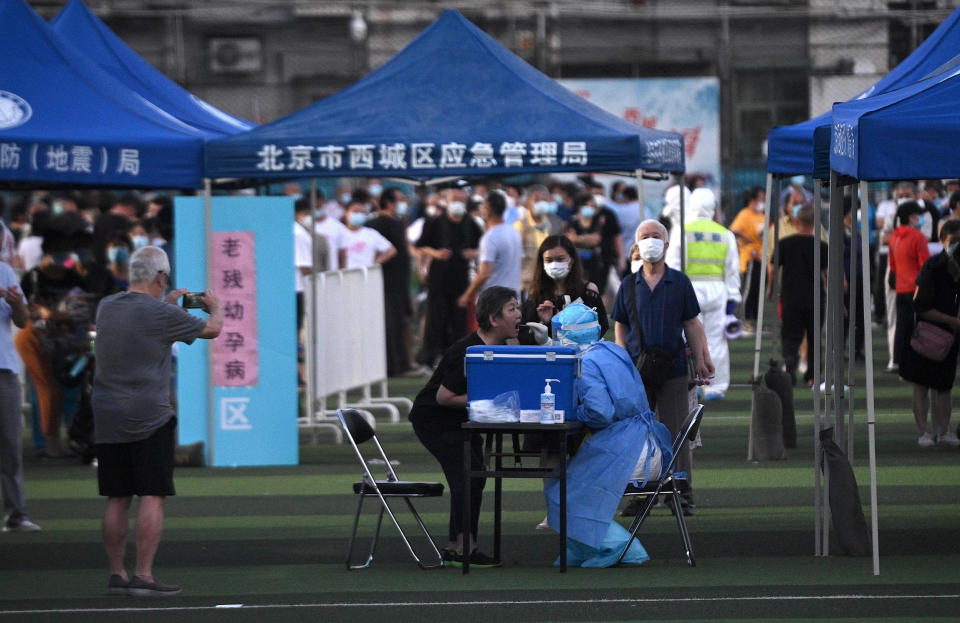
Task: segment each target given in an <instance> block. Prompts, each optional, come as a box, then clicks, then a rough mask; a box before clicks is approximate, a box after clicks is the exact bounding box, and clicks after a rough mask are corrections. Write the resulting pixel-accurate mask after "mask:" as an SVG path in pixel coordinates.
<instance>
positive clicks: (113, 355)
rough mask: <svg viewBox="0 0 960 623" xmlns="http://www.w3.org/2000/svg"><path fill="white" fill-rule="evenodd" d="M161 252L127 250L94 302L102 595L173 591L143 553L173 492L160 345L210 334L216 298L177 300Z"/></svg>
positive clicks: (166, 380)
mask: <svg viewBox="0 0 960 623" xmlns="http://www.w3.org/2000/svg"><path fill="white" fill-rule="evenodd" d="M169 274H170V261H169V259H168V258H167V254H166V253H164V252H163V250H162V249H159V248H157V247H144V248H142V249H139V250H138V251H136V252H135V253H134V254H133V256H132V257H131V258H130V289H129V291H127V292H120V293H118V294H114V295H112V296H108V297H106V298H105V299H103V301H101V303H100V307H99V308H98V310H97V340H96V353H97V369H96V372H95V374H94V381H93V398H92V406H93V413H94V427H95V435H96V442H97V458H98V461H99V465H98V472H97V480H98V484H99V489H100V495H102V496H105V497H107V506H106V510H105V511H104V515H103V541H104V548H105V549H106V552H107V558H108V559H109V563H110V573H111V576H110V581H109V583H108V593H109V594H111V595H136V596H165V595H177V594H179V593H180V587H179V586H176V585H172V584H164V583H162V582H159V581H157V579H156V578H155V577H153V559H154V555H155V554H156V552H157V546H158V545H159V544H160V535H161V533H162V532H163V506H164V501H165V500H166V497H167V496H168V495H174V494H175V492H174V487H173V464H174V445H175V443H176V439H175V437H176V435H175V428H176V422H177V418H176V415H175V412H174V409H173V406H172V405H171V403H170V366H171V352H170V347H171V345H172V344H173V343H174V342H185V343H187V344H191V343H193V341H194V340H195V339H197V338H198V337H201V338H205V339H212V338H215V337H217V336H218V335H219V334H220V329H221V328H222V326H223V314H222V312H221V309H220V300H219V299H218V298H217V296H216V295H215V294H213V292H210V291H209V290H208V291H207V292H206V293H205V294H204V295H203V297H202V300H203V309H204V311H205V312H207V314H208V317H207V318H206V319H203V318H200V317H197V316H193V315H191V314H190V313H188V312H186V311H184V310H183V309H181V308H180V307H179V306H177V304H176V302H177V299H179V298H180V296H182V295H183V294H186V293H187V290H183V289H178V290H173V291H172V292H170V293H169V294H167V295H166V297H164V292H166V290H167V289H168V288H169V287H170V277H169ZM134 495H137V496H139V497H140V508H139V510H138V512H137V520H136V544H137V558H136V568H135V571H134V575H133V576H132V577H128V576H127V572H126V570H125V569H124V553H125V551H126V540H127V513H128V511H129V509H130V502H131V500H132V499H133V496H134Z"/></svg>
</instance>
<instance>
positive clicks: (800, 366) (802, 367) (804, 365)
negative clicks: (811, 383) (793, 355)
mask: <svg viewBox="0 0 960 623" xmlns="http://www.w3.org/2000/svg"><path fill="white" fill-rule="evenodd" d="M806 371H807V362H806V361H801V362H800V363H798V364H797V375H798V376H799V375H802V374H804V373H805V372H806Z"/></svg>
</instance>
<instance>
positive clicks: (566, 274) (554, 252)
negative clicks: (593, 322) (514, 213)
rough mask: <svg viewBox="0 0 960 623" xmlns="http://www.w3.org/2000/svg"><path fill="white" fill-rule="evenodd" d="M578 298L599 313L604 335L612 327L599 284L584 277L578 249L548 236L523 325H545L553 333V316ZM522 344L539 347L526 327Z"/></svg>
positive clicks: (562, 238)
mask: <svg viewBox="0 0 960 623" xmlns="http://www.w3.org/2000/svg"><path fill="white" fill-rule="evenodd" d="M578 298H579V299H581V300H582V301H583V303H584V304H585V305H586V306H587V307H592V308H594V309H596V310H597V317H598V318H599V320H600V335H601V336H602V335H604V334H605V333H606V332H607V329H608V328H609V326H610V322H609V320H607V310H606V309H605V308H604V306H603V300H602V299H601V298H600V291H599V290H598V289H597V286H596V284H594V283H590V282H588V281H587V280H586V278H585V277H584V273H583V264H582V263H581V262H580V256H579V255H578V254H577V249H576V247H574V246H573V243H572V242H570V239H569V238H567V237H566V236H560V235H553V236H547V237H546V238H545V239H544V241H543V242H542V243H541V244H540V248H539V249H538V250H537V262H536V265H535V266H534V269H533V280H532V281H531V282H530V288H529V290H528V291H527V297H526V300H525V301H524V303H523V322H524V323H527V322H539V323H542V324H544V325H546V326H547V331H548V332H549V331H551V329H550V320H551V319H552V318H553V316H554V315H556V314H557V313H559V312H560V310H562V309H563V308H564V307H566V305H567V304H569V303H572V302H573V301H575V300H577V299H578ZM520 343H521V344H533V343H535V342H534V339H533V335H532V333H531V332H530V331H529V330H528V329H527V328H526V327H522V330H521V332H520Z"/></svg>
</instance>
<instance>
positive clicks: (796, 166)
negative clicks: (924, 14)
mask: <svg viewBox="0 0 960 623" xmlns="http://www.w3.org/2000/svg"><path fill="white" fill-rule="evenodd" d="M958 54H960V8H958V9H956V10H955V11H954V12H953V13H951V14H950V17H948V18H947V19H946V20H945V21H944V22H943V23H942V24H940V26H938V27H937V29H936V30H935V31H933V33H931V34H930V36H929V37H927V39H926V40H925V41H924V42H923V43H922V44H920V46H919V47H917V49H916V50H914V51H913V53H911V54H910V56H908V57H907V58H905V59H904V60H903V62H902V63H900V64H899V65H897V66H896V67H894V68H893V69H892V70H891V71H890V73H888V74H887V75H886V76H884V77H883V78H882V79H881V80H880V81H879V82H877V83H876V84H875V85H873V86H872V87H870V88H869V89H867V90H866V91H864V92H862V93H860V94H859V95H857V96H856V97H855V98H853V100H861V99H864V98H868V97H873V96H875V95H878V94H880V93H886V92H888V91H892V90H894V89H899V88H901V87H903V86H906V85H908V84H910V83H912V82H916V81H917V80H921V79H923V78H925V77H928V76H932V75H935V74H939V73H941V72H943V71H945V70H946V69H948V68H949V67H951V66H953V65H956V63H957V59H958ZM853 100H851V101H853ZM829 125H830V113H829V112H827V113H824V114H822V115H820V116H818V117H814V118H813V119H809V120H807V121H803V122H801V123H797V124H794V125H787V126H779V127H776V128H773V129H772V130H770V134H769V138H768V140H767V171H768V172H769V173H777V174H780V175H798V174H804V175H811V174H813V168H814V164H813V149H814V145H813V131H814V129H815V128H817V127H820V126H829Z"/></svg>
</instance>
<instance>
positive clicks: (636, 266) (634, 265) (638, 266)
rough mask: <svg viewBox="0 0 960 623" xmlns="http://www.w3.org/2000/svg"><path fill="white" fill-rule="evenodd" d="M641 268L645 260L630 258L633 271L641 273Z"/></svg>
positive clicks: (631, 270)
mask: <svg viewBox="0 0 960 623" xmlns="http://www.w3.org/2000/svg"><path fill="white" fill-rule="evenodd" d="M641 268H643V260H630V272H631V273H634V274H636V273H639V272H640V269H641Z"/></svg>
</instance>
